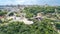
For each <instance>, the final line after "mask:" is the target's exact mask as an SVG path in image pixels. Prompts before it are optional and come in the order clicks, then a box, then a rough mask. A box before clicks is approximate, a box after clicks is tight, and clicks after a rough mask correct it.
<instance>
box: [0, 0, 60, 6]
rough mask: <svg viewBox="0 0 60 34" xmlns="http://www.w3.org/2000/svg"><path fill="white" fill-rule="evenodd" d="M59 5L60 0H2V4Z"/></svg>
mask: <svg viewBox="0 0 60 34" xmlns="http://www.w3.org/2000/svg"><path fill="white" fill-rule="evenodd" d="M18 4H19V5H45V4H48V5H59V6H60V0H0V5H18Z"/></svg>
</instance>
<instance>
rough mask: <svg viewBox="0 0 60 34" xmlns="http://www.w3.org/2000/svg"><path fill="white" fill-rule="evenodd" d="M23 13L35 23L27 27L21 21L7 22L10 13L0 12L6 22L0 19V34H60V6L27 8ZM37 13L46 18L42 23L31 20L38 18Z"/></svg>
mask: <svg viewBox="0 0 60 34" xmlns="http://www.w3.org/2000/svg"><path fill="white" fill-rule="evenodd" d="M22 12H23V13H26V16H25V17H26V18H28V19H29V20H32V21H33V22H34V23H33V24H31V25H26V24H24V23H23V22H19V21H15V22H14V21H13V22H9V21H10V20H6V17H5V15H6V14H7V13H8V12H6V11H1V10H0V16H4V20H2V19H0V34H59V32H58V30H60V6H30V7H25V8H24V9H23V10H22ZM37 13H41V14H42V16H43V17H45V18H43V19H42V20H40V21H39V20H37V19H30V18H32V17H34V16H37ZM47 15H49V16H47ZM51 18H54V19H55V20H53V19H51ZM6 23H7V24H6Z"/></svg>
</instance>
